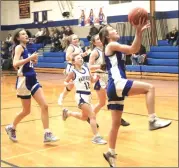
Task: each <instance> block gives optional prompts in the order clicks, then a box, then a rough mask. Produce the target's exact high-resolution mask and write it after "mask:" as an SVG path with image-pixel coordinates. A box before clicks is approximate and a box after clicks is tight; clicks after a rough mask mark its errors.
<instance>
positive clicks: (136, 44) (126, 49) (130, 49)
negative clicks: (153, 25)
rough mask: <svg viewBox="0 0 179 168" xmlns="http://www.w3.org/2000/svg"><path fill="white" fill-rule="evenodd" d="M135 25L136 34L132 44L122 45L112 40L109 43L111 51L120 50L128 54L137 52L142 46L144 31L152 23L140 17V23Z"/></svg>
mask: <svg viewBox="0 0 179 168" xmlns="http://www.w3.org/2000/svg"><path fill="white" fill-rule="evenodd" d="M133 26H134V27H135V28H136V34H135V38H134V41H133V43H132V45H131V46H128V45H122V44H119V43H117V42H111V43H109V45H108V46H109V50H110V51H111V53H113V52H115V51H120V52H123V53H126V54H132V53H137V52H138V51H139V49H140V47H141V42H142V32H143V31H144V30H145V29H147V28H149V27H150V23H146V21H145V19H143V20H142V19H140V20H139V24H138V25H134V24H133Z"/></svg>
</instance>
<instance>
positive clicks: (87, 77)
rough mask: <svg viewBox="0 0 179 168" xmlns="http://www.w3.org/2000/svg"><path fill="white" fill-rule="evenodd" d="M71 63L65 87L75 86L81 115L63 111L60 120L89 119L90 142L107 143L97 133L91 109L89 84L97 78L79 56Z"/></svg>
mask: <svg viewBox="0 0 179 168" xmlns="http://www.w3.org/2000/svg"><path fill="white" fill-rule="evenodd" d="M72 63H73V65H74V68H73V69H72V71H71V72H70V73H69V74H68V76H67V77H66V79H65V85H66V86H67V87H69V86H70V85H74V86H75V89H76V94H75V100H76V103H77V105H78V107H79V108H80V109H81V110H82V113H80V112H72V111H68V110H67V109H64V110H63V115H62V118H63V120H66V119H67V118H68V117H70V116H72V117H75V118H77V119H80V120H83V121H86V120H87V118H89V119H90V125H91V129H92V132H93V134H94V137H93V139H92V142H93V143H95V144H106V143H107V142H106V141H105V140H103V138H102V137H101V136H100V135H99V133H98V130H97V126H96V117H95V113H94V112H93V110H92V107H91V90H90V84H91V82H96V81H97V80H99V76H97V75H96V77H94V76H92V75H91V73H90V71H89V69H88V67H87V66H85V65H84V64H83V58H82V56H81V55H78V56H75V57H73V59H72Z"/></svg>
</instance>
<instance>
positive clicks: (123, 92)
mask: <svg viewBox="0 0 179 168" xmlns="http://www.w3.org/2000/svg"><path fill="white" fill-rule="evenodd" d="M132 85H133V81H132V80H128V79H120V80H118V81H114V80H113V79H112V80H109V81H108V87H107V96H108V105H107V107H108V109H109V110H119V111H123V109H124V99H125V96H128V92H129V90H130V89H131V87H132Z"/></svg>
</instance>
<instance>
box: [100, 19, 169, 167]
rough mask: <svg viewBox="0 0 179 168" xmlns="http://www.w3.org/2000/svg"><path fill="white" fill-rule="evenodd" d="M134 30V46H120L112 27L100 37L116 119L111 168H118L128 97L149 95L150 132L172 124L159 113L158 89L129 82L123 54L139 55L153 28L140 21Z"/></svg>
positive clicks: (109, 155)
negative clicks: (118, 146) (144, 38)
mask: <svg viewBox="0 0 179 168" xmlns="http://www.w3.org/2000/svg"><path fill="white" fill-rule="evenodd" d="M133 26H134V28H135V29H136V34H135V39H134V41H133V43H132V45H131V46H128V45H122V44H119V43H118V42H117V41H118V40H119V34H118V33H117V31H116V30H115V29H114V28H112V27H111V26H109V25H108V26H105V27H104V28H102V29H101V30H100V33H99V36H100V40H101V42H102V43H103V46H104V48H105V62H106V67H107V71H108V88H107V95H108V109H109V110H111V115H112V127H111V130H110V133H109V149H108V152H106V153H104V154H103V156H104V158H105V159H106V160H107V162H108V163H109V165H110V166H111V167H115V166H116V164H115V160H116V153H115V146H116V139H117V134H118V130H119V127H120V121H121V116H122V111H123V108H124V98H125V96H132V95H139V94H145V95H146V105H147V109H148V116H149V129H150V130H155V129H159V128H163V127H166V126H168V125H170V124H171V121H170V120H161V119H159V118H158V117H157V115H156V113H155V112H156V111H155V108H154V104H155V100H154V99H155V89H154V86H153V85H152V84H149V83H145V82H138V81H132V80H128V79H127V78H126V73H125V65H124V62H125V60H124V58H123V54H122V53H125V54H127V55H129V54H132V53H136V52H138V51H139V49H140V46H141V40H142V32H143V31H144V30H145V29H147V28H148V27H149V26H150V24H148V23H146V22H144V21H143V20H142V19H140V21H139V24H138V25H134V24H133Z"/></svg>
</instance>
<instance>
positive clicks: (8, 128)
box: [5, 125, 17, 142]
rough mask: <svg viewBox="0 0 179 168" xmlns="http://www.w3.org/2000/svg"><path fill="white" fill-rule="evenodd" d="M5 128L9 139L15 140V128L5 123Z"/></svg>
mask: <svg viewBox="0 0 179 168" xmlns="http://www.w3.org/2000/svg"><path fill="white" fill-rule="evenodd" d="M5 130H6V132H7V134H8V135H9V139H10V140H12V141H13V142H17V139H16V130H15V129H13V128H12V125H7V126H6V127H5Z"/></svg>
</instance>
